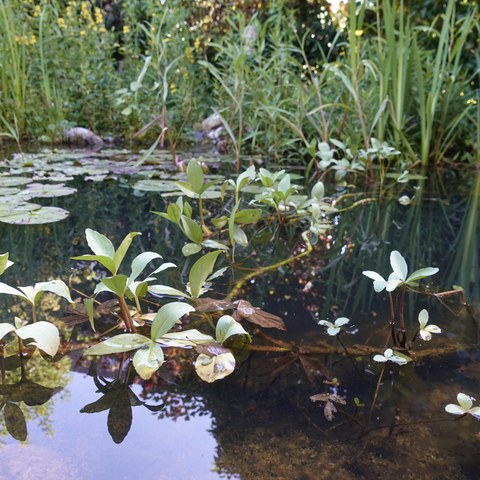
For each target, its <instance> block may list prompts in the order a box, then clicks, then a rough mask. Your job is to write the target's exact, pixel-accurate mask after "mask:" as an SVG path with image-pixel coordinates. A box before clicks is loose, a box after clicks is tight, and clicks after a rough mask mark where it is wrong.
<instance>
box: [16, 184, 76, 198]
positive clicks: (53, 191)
mask: <svg viewBox="0 0 480 480" xmlns="http://www.w3.org/2000/svg"><path fill="white" fill-rule="evenodd" d="M76 192H77V189H76V188H71V187H66V186H65V185H63V184H55V183H54V184H43V183H31V184H30V185H28V186H27V188H26V189H25V190H22V191H21V192H20V193H19V195H20V196H22V197H27V198H52V197H65V196H67V195H72V194H73V193H76Z"/></svg>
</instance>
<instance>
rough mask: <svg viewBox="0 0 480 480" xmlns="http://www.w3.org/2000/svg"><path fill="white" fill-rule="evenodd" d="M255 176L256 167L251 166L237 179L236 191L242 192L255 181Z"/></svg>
mask: <svg viewBox="0 0 480 480" xmlns="http://www.w3.org/2000/svg"><path fill="white" fill-rule="evenodd" d="M255 176H256V172H255V166H254V165H251V166H250V167H248V168H247V169H246V170H245V171H244V172H242V173H241V174H240V175H239V176H238V177H237V182H236V190H237V191H238V192H239V191H240V190H242V188H244V187H246V186H247V185H248V184H249V183H251V182H253V181H254V180H255Z"/></svg>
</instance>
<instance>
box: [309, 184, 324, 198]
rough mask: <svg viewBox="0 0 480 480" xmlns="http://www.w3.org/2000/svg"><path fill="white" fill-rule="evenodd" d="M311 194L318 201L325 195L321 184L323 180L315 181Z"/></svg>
mask: <svg viewBox="0 0 480 480" xmlns="http://www.w3.org/2000/svg"><path fill="white" fill-rule="evenodd" d="M311 196H312V198H315V199H316V200H317V201H319V202H321V201H322V200H323V197H324V196H325V187H324V186H323V182H317V183H316V184H315V185H314V186H313V188H312V192H311Z"/></svg>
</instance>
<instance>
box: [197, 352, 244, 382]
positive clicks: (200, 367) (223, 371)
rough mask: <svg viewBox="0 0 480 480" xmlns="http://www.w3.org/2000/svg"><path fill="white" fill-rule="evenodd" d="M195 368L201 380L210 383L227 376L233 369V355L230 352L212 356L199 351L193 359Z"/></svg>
mask: <svg viewBox="0 0 480 480" xmlns="http://www.w3.org/2000/svg"><path fill="white" fill-rule="evenodd" d="M195 370H196V372H197V374H198V376H199V377H200V378H201V379H202V380H204V381H205V382H208V383H212V382H215V381H216V380H221V379H222V378H225V377H227V376H228V375H230V374H231V373H232V372H233V371H234V370H235V357H234V356H233V354H231V353H222V354H221V355H216V356H213V357H211V356H209V355H205V354H204V353H201V354H200V355H199V356H198V357H197V360H196V361H195Z"/></svg>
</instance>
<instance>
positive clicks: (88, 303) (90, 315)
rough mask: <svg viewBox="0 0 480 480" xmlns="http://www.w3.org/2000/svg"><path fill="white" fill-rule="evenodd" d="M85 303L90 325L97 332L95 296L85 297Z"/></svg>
mask: <svg viewBox="0 0 480 480" xmlns="http://www.w3.org/2000/svg"><path fill="white" fill-rule="evenodd" d="M83 305H84V307H85V311H86V312H87V315H88V321H89V322H90V326H91V327H92V330H93V331H94V332H95V331H96V330H95V321H94V318H93V317H94V309H93V298H84V299H83Z"/></svg>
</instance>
